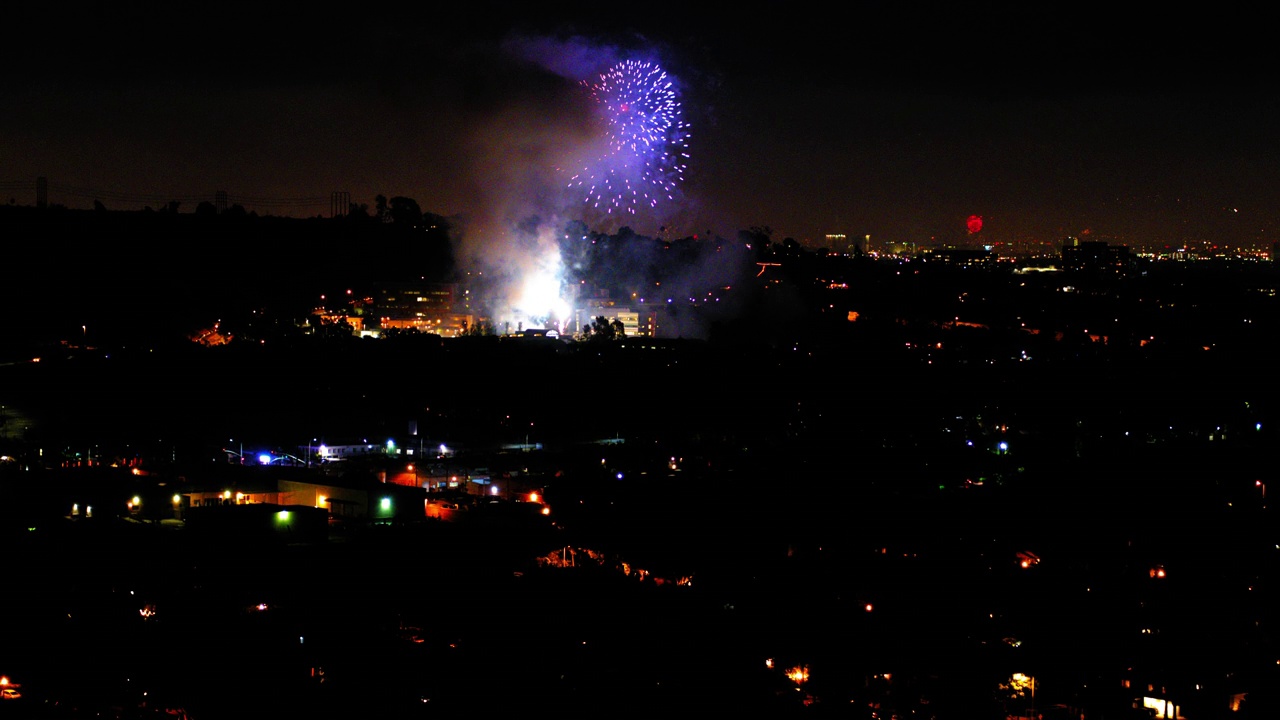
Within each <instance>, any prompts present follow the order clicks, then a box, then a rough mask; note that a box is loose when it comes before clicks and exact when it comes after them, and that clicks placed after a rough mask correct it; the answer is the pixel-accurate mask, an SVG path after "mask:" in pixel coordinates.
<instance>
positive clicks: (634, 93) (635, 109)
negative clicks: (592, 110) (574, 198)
mask: <svg viewBox="0 0 1280 720" xmlns="http://www.w3.org/2000/svg"><path fill="white" fill-rule="evenodd" d="M583 84H584V85H586V86H587V87H588V88H589V89H590V93H591V98H592V100H594V101H595V102H596V103H597V104H598V106H599V107H600V109H601V112H602V115H603V118H604V122H605V135H606V137H607V140H608V145H609V152H608V153H607V154H606V155H604V156H603V157H601V158H599V159H598V160H597V161H596V162H595V163H594V164H592V165H588V166H587V167H585V168H583V170H582V171H581V172H580V173H578V174H577V175H574V176H573V177H572V178H571V179H570V180H569V187H570V188H573V187H577V188H585V190H586V192H585V195H584V197H583V201H584V202H586V203H591V204H592V205H593V207H601V206H603V207H604V209H605V211H606V213H612V212H613V211H614V210H619V211H621V210H626V212H629V213H631V214H635V212H636V209H637V208H638V207H640V206H641V205H642V204H644V205H648V206H649V207H656V206H657V204H658V202H659V201H660V200H661V199H662V198H663V197H664V196H665V198H666V199H668V200H673V199H674V197H673V194H674V193H675V189H676V185H677V184H678V183H680V182H682V181H683V180H684V171H685V160H686V159H687V158H688V157H689V154H688V152H687V150H688V145H687V141H688V139H689V132H688V126H687V125H686V124H685V122H684V120H683V119H682V117H681V108H680V102H679V98H678V96H677V93H676V90H675V87H674V83H673V82H672V81H671V79H669V78H668V77H667V74H666V73H665V72H664V71H663V70H662V68H660V67H658V66H657V65H654V64H653V63H646V62H638V61H634V60H628V61H625V62H621V63H618V64H617V65H615V66H613V67H612V68H610V69H609V71H608V72H605V73H603V74H601V75H600V77H599V79H598V81H597V82H596V83H595V84H594V85H592V84H588V83H586V82H584V83H583Z"/></svg>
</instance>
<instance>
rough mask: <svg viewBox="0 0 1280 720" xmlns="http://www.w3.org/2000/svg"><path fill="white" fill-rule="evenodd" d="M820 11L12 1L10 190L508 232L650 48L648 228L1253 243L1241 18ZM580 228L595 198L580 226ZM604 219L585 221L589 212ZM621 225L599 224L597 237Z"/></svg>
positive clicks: (1258, 69) (542, 207) (1259, 223)
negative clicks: (653, 100)
mask: <svg viewBox="0 0 1280 720" xmlns="http://www.w3.org/2000/svg"><path fill="white" fill-rule="evenodd" d="M842 13H843V14H841V15H832V14H831V11H829V10H826V9H825V7H824V6H820V5H808V6H798V7H797V6H794V5H783V4H780V3H767V4H765V5H762V6H759V9H758V10H753V11H751V12H750V13H738V14H727V13H724V12H720V11H711V10H700V9H696V8H690V9H685V10H683V11H675V10H671V9H664V8H660V7H644V6H638V7H634V8H627V9H625V10H624V9H621V8H609V7H607V6H602V5H599V4H588V3H571V4H568V5H564V4H560V5H557V6H556V8H554V9H550V8H532V7H527V6H522V5H519V4H509V3H488V2H481V3H469V4H467V5H466V7H465V8H464V7H451V8H436V7H433V6H427V5H420V4H419V5H408V4H390V5H387V6H382V7H380V8H379V9H378V11H377V12H367V13H362V12H343V13H341V14H340V15H339V16H338V18H334V17H329V16H327V15H326V14H325V13H321V12H319V11H317V10H316V9H315V8H313V7H304V6H295V5H288V4H286V5H283V6H272V7H270V8H267V7H261V6H250V5H248V4H242V3H230V4H224V5H220V6H218V7H217V8H216V9H211V10H210V11H208V12H205V11H204V10H201V11H199V12H196V11H194V10H184V9H178V8H173V7H171V6H166V5H162V4H159V3H148V2H144V3H131V4H127V5H123V6H119V5H105V4H90V5H85V6H83V7H76V8H74V9H73V10H69V11H67V12H61V11H59V12H57V13H52V12H49V11H46V10H43V9H39V8H37V7H36V6H32V7H27V8H21V9H17V10H15V12H14V16H13V17H12V18H11V19H10V20H9V21H8V22H7V23H6V24H7V25H8V27H10V28H12V29H13V30H14V31H15V32H20V33H21V36H22V41H21V42H17V43H9V44H6V47H5V48H4V50H3V52H4V53H5V56H4V59H5V61H6V65H7V67H9V68H11V71H10V72H9V78H8V80H7V82H6V98H5V102H4V104H3V112H0V181H3V182H5V183H6V186H5V187H6V194H7V195H8V198H6V199H10V198H12V199H15V200H17V201H18V202H30V201H31V200H30V199H29V197H28V196H29V195H32V194H33V190H32V188H33V184H34V182H35V179H36V178H37V177H45V178H47V179H48V182H49V184H50V197H49V200H50V201H51V202H55V203H62V204H65V205H67V206H68V207H85V208H87V207H91V206H92V203H93V201H94V200H95V199H97V200H100V201H101V202H102V203H103V204H104V205H106V206H107V207H108V208H109V209H122V210H124V209H139V208H141V207H143V206H146V205H150V206H152V207H159V206H162V205H163V204H165V203H167V202H170V201H173V200H181V201H184V205H183V207H184V208H186V209H188V210H189V209H192V208H193V206H194V205H195V204H197V202H198V201H199V200H202V199H204V200H210V201H211V200H212V199H213V196H214V193H215V192H217V191H219V190H221V191H225V192H226V193H227V194H228V196H229V197H230V198H231V199H232V202H236V201H239V202H241V203H242V204H244V205H245V206H246V207H247V208H248V209H250V210H253V211H256V212H260V213H273V214H286V215H294V216H307V215H311V216H314V215H318V214H328V213H329V210H330V198H331V193H333V192H341V193H348V194H349V197H350V199H351V201H352V202H354V203H357V204H359V203H365V204H368V205H372V204H373V200H374V198H375V196H376V195H379V194H380V195H384V196H387V197H394V196H407V197H411V198H414V199H415V200H417V201H418V203H419V204H420V205H421V206H422V208H423V209H424V210H426V211H429V212H433V213H436V214H439V215H442V216H445V217H450V218H453V219H454V220H455V234H457V235H458V236H459V237H460V238H463V237H465V238H466V239H470V240H472V241H475V242H481V243H492V242H504V241H505V238H503V237H502V236H503V235H504V233H506V232H507V230H508V229H509V227H510V225H511V223H513V222H515V221H518V220H520V219H522V218H525V217H527V216H529V215H531V214H538V215H540V216H542V217H543V218H546V217H549V216H552V215H555V216H559V217H563V218H565V219H573V218H574V217H576V216H580V215H582V213H581V212H580V211H581V210H582V207H580V205H579V204H576V203H568V202H566V201H565V200H566V199H565V198H564V197H563V196H562V194H561V192H560V191H561V190H562V189H563V187H564V185H565V183H564V178H563V177H562V175H561V173H562V172H563V170H564V167H563V165H564V162H565V159H566V157H568V156H573V155H574V154H575V153H576V152H577V149H578V148H580V147H582V146H583V144H584V143H587V142H589V141H590V138H591V133H592V131H591V127H590V117H589V116H590V113H589V108H588V107H587V104H586V103H585V101H584V99H583V93H582V92H581V90H582V88H581V83H582V82H583V81H590V80H591V79H592V78H594V77H596V76H597V75H598V74H600V73H602V72H605V71H606V70H607V69H608V68H609V67H610V66H611V65H612V64H614V63H616V62H620V61H623V60H628V59H634V60H640V61H646V62H655V63H658V64H660V65H661V67H662V68H663V69H664V70H665V71H666V72H667V73H668V74H669V75H670V77H671V78H672V79H673V80H674V82H675V87H676V88H677V89H678V90H679V92H680V95H681V101H682V107H683V113H684V118H685V120H686V122H687V123H688V126H689V136H690V137H689V156H690V157H689V160H688V163H687V164H688V170H687V172H686V173H685V177H684V179H683V182H682V183H681V184H680V187H679V192H680V197H679V202H678V203H666V204H665V205H664V206H663V207H661V208H658V209H655V210H653V211H651V212H648V213H645V214H644V215H642V216H638V217H629V218H627V222H628V223H629V225H630V226H631V227H632V228H633V229H634V230H636V231H637V232H640V233H642V234H647V235H665V236H677V237H678V236H687V235H694V234H707V233H708V231H710V232H712V233H718V234H720V235H724V236H732V235H733V233H735V232H737V231H738V230H740V229H743V228H748V227H768V228H770V229H772V231H773V234H774V237H775V239H776V240H781V239H783V238H787V237H791V238H795V239H796V240H798V241H800V242H801V243H802V244H806V245H813V244H821V243H822V238H823V237H824V235H826V234H828V233H843V234H847V235H849V236H852V237H862V236H865V235H870V236H871V237H872V238H873V239H876V238H880V239H883V240H884V241H886V242H910V243H917V244H927V243H931V242H939V243H960V242H966V241H970V240H974V238H969V237H967V234H968V231H967V229H966V225H965V221H966V219H967V218H968V217H969V216H979V217H982V218H983V220H984V225H983V227H984V230H983V237H982V238H980V239H979V240H980V241H982V242H986V243H1010V242H1015V241H1022V242H1040V243H1048V244H1055V243H1058V242H1060V241H1061V239H1062V238H1064V237H1073V236H1086V235H1093V236H1095V237H1098V238H1104V239H1110V240H1112V241H1114V242H1121V243H1125V244H1128V245H1131V246H1133V247H1140V246H1148V245H1176V244H1178V243H1182V242H1210V243H1215V242H1216V243H1220V244H1223V245H1234V246H1239V245H1255V244H1261V245H1266V244H1269V241H1270V239H1271V237H1272V236H1273V235H1274V234H1275V232H1276V227H1277V222H1278V219H1277V215H1276V213H1275V210H1274V206H1275V203H1274V201H1275V199H1276V198H1275V191H1274V188H1275V187H1277V186H1278V185H1280V183H1277V182H1276V180H1277V178H1276V177H1275V173H1276V169H1275V163H1274V162H1272V161H1271V159H1272V158H1274V157H1276V155H1277V150H1278V148H1277V147H1276V143H1277V142H1278V141H1277V139H1276V137H1275V133H1274V132H1272V128H1273V127H1274V126H1275V120H1276V119H1277V107H1276V103H1275V99H1274V97H1273V95H1272V93H1271V92H1270V91H1269V85H1268V83H1269V80H1270V78H1269V77H1267V72H1266V68H1267V63H1266V62H1265V56H1264V54H1265V47H1266V45H1265V43H1263V42H1262V41H1261V36H1260V34H1261V33H1262V32H1263V28H1265V27H1266V23H1265V22H1261V21H1260V20H1258V19H1257V18H1251V17H1250V16H1249V14H1248V12H1246V11H1244V10H1240V11H1239V12H1231V11H1230V10H1229V9H1226V8H1224V9H1221V10H1219V11H1218V12H1214V13H1208V14H1194V15H1193V14H1186V15H1181V14H1176V13H1166V12H1152V13H1142V12H1137V11H1135V12H1134V13H1117V12H1115V11H1114V9H1113V8H1110V7H1106V6H1104V5H1103V4H1101V3H1083V4H1075V3H1073V4H1052V5H1039V6H1036V7H1034V8H1032V7H1026V6H1024V5H1018V4H1014V3H982V4H977V5H964V6H956V5H941V4H938V5H925V6H912V7H911V8H909V9H908V8H902V7H899V6H896V5H894V4H891V3H865V4H860V5H855V6H852V7H849V8H846V9H844V10H842ZM586 219H588V220H590V218H586ZM589 224H593V225H594V223H590V222H589ZM599 229H602V230H610V229H611V228H609V227H601V228H599Z"/></svg>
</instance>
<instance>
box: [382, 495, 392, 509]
mask: <svg viewBox="0 0 1280 720" xmlns="http://www.w3.org/2000/svg"><path fill="white" fill-rule="evenodd" d="M381 505H382V509H383V510H390V509H391V498H389V497H384V498H382V503H381Z"/></svg>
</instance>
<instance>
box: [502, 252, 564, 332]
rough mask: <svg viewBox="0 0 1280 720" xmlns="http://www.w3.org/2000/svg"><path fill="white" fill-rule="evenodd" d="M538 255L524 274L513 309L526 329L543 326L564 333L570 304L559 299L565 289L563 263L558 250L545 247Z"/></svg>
mask: <svg viewBox="0 0 1280 720" xmlns="http://www.w3.org/2000/svg"><path fill="white" fill-rule="evenodd" d="M540 250H541V253H542V254H541V256H539V257H535V258H532V262H533V266H532V267H530V268H528V270H527V272H526V273H525V274H524V277H523V279H522V283H521V286H520V287H519V288H518V292H519V297H518V298H517V300H516V302H515V310H516V312H517V314H518V315H520V316H522V317H523V318H524V323H525V325H526V327H545V328H548V329H551V328H554V329H555V330H558V331H561V332H563V331H564V326H565V323H566V322H567V321H568V320H569V315H570V314H571V313H572V312H573V305H572V304H571V303H570V302H569V301H568V300H565V299H564V298H563V297H562V296H561V290H562V289H563V287H564V283H563V277H564V264H563V263H562V262H561V260H560V250H559V248H557V247H555V246H554V245H550V246H548V245H546V244H544V245H543V246H542V247H541V248H540Z"/></svg>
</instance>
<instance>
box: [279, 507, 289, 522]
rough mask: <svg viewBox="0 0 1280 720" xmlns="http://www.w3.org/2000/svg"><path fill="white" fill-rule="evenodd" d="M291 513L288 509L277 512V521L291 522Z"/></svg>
mask: <svg viewBox="0 0 1280 720" xmlns="http://www.w3.org/2000/svg"><path fill="white" fill-rule="evenodd" d="M289 515H290V513H289V511H288V510H281V511H280V512H278V513H276V522H289Z"/></svg>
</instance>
